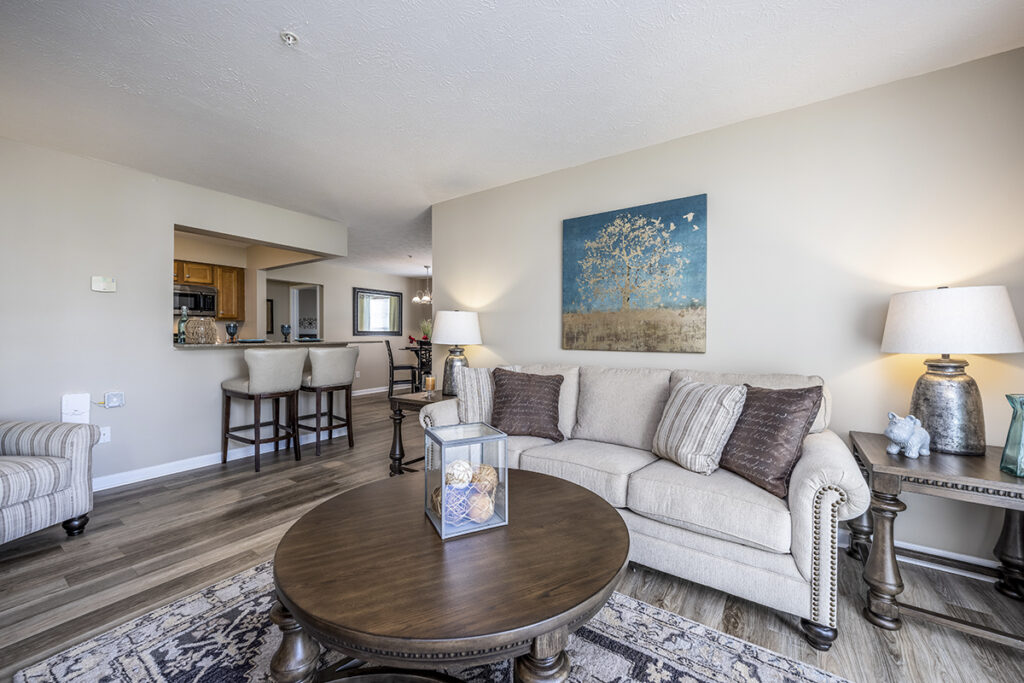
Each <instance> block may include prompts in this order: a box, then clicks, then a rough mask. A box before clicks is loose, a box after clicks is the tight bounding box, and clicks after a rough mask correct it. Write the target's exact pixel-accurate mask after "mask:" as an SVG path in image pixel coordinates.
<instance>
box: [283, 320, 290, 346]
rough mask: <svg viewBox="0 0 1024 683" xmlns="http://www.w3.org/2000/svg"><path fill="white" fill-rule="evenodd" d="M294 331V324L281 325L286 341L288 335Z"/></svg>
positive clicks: (286, 340)
mask: <svg viewBox="0 0 1024 683" xmlns="http://www.w3.org/2000/svg"><path fill="white" fill-rule="evenodd" d="M291 333H292V326H291V325H288V324H282V325H281V334H282V335H284V341H285V343H286V344H287V343H288V335H289V334H291Z"/></svg>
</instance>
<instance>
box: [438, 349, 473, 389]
mask: <svg viewBox="0 0 1024 683" xmlns="http://www.w3.org/2000/svg"><path fill="white" fill-rule="evenodd" d="M463 351H465V349H464V348H462V347H461V346H452V347H450V348H449V349H448V357H447V358H445V359H444V378H443V379H442V381H441V393H442V394H443V395H444V396H455V394H456V393H458V392H457V391H456V388H457V387H456V386H455V368H457V367H459V366H461V367H464V368H467V367H469V361H467V360H466V356H465V355H464V354H463Z"/></svg>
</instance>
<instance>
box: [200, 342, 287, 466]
mask: <svg viewBox="0 0 1024 683" xmlns="http://www.w3.org/2000/svg"><path fill="white" fill-rule="evenodd" d="M306 355H307V352H306V349H305V348H301V349H246V350H245V364H246V365H248V366H249V376H248V377H236V378H234V379H226V380H224V381H223V382H221V383H220V388H221V395H222V399H221V401H222V405H223V408H224V412H223V416H222V420H221V427H222V429H221V443H220V461H221V462H222V463H224V462H227V461H228V439H231V440H233V441H240V442H242V443H248V444H252V445H253V455H254V460H255V464H256V471H257V472H259V471H260V444H263V443H267V442H269V441H273V442H274V451H275V452H276V451H277V450H278V447H279V445H280V442H281V441H287V440H288V439H291V440H292V450H293V451H294V452H295V459H296V460H299V459H300V458H301V457H302V452H301V451H300V449H299V430H298V424H299V419H298V416H299V387H300V386H301V385H302V370H303V368H304V367H305V365H306ZM232 398H241V399H246V400H248V401H252V402H253V403H252V424H248V425H240V426H238V427H232V426H231V425H230V422H231V399H232ZM282 398H284V399H286V400H287V403H286V406H287V413H288V415H287V418H288V423H287V424H286V425H282V424H281V412H280V405H279V399H282ZM264 399H272V400H273V402H274V406H273V408H274V419H273V421H272V422H263V421H262V419H261V416H260V412H261V411H260V407H261V404H262V403H263V400H264ZM268 424H272V425H273V426H274V435H273V436H272V437H268V438H263V437H262V436H261V434H260V431H261V428H262V427H264V426H266V425H268ZM249 429H251V430H252V431H253V438H251V439H249V438H247V437H244V436H239V435H238V434H235V432H241V431H246V430H249Z"/></svg>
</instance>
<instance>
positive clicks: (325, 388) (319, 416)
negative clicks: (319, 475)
mask: <svg viewBox="0 0 1024 683" xmlns="http://www.w3.org/2000/svg"><path fill="white" fill-rule="evenodd" d="M357 360H359V348H358V347H356V346H342V347H332V348H324V349H310V350H309V363H310V368H311V371H310V372H308V373H306V374H305V376H303V378H302V387H301V390H302V391H308V392H311V393H313V394H315V396H316V398H315V399H314V404H315V408H314V410H315V411H316V412H314V413H313V414H312V415H303V416H301V417H300V418H299V419H300V420H308V419H311V418H312V419H314V420H315V424H313V425H306V424H302V423H301V422H299V425H298V427H299V429H305V430H308V431H311V432H314V433H315V434H316V454H317V455H320V436H321V434H322V433H323V432H327V440H328V441H330V440H331V439H333V438H334V430H336V429H341V428H342V427H345V428H347V429H348V446H349V448H351V447H352V446H353V445H354V444H355V441H354V438H353V435H352V380H353V379H355V376H356V361H357ZM336 391H341V392H344V394H345V417H341V416H340V415H335V414H334V392H336ZM324 394H327V424H326V425H324V424H323V417H324V412H323V396H324ZM335 420H337V421H338V422H337V423H335Z"/></svg>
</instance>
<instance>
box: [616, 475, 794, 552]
mask: <svg viewBox="0 0 1024 683" xmlns="http://www.w3.org/2000/svg"><path fill="white" fill-rule="evenodd" d="M626 502H627V505H626V507H628V508H629V509H630V510H632V511H633V512H635V513H637V514H639V515H643V516H644V517H648V518H650V519H654V520H657V521H659V522H664V523H665V524H668V525H670V526H676V527H679V528H681V529H689V530H690V531H696V532H699V533H703V534H707V535H708V536H714V537H715V538H721V539H725V540H727V541H735V542H736V543H742V544H743V545H748V546H750V547H752V548H761V549H762V550H769V551H771V552H775V553H788V552H789V551H790V545H791V543H792V522H791V521H790V517H789V507H788V506H787V505H786V502H785V501H784V500H781V499H780V498H776V497H775V496H773V495H772V494H770V493H768V492H767V491H765V490H764V489H761V488H758V487H757V486H754V485H753V484H751V483H750V482H749V481H747V480H746V479H744V478H743V477H740V476H739V475H737V474H733V473H732V472H729V471H727V470H722V469H718V470H715V471H714V472H712V473H711V474H707V475H704V474H697V473H696V472H690V471H689V470H685V469H683V468H682V467H680V466H679V465H677V464H675V463H674V462H669V461H668V460H659V461H657V462H655V463H653V464H651V465H648V466H647V467H645V468H643V469H642V470H640V471H639V472H635V473H633V474H632V475H630V477H629V493H628V495H627V497H626Z"/></svg>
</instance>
